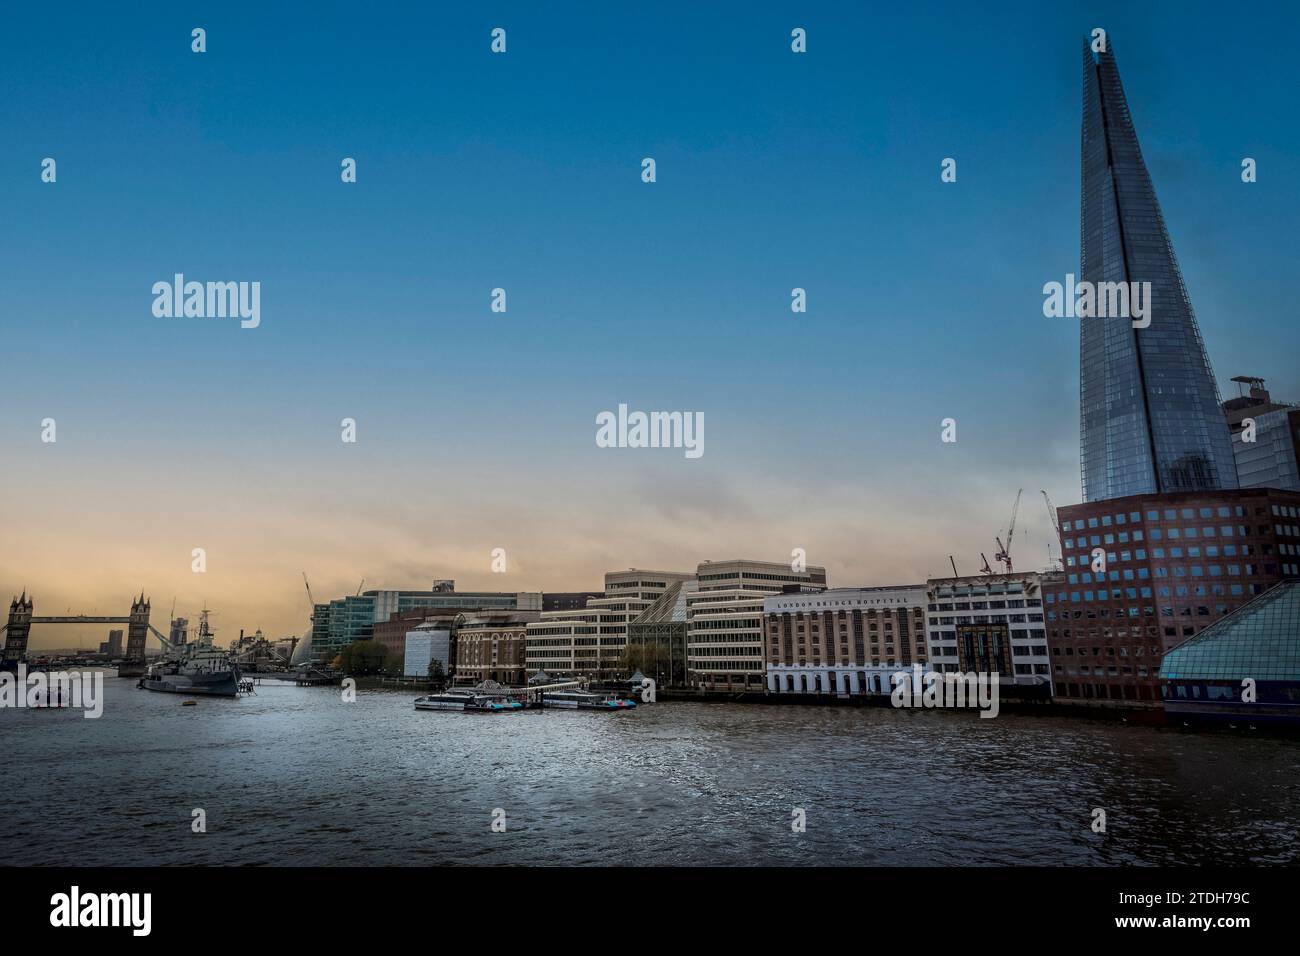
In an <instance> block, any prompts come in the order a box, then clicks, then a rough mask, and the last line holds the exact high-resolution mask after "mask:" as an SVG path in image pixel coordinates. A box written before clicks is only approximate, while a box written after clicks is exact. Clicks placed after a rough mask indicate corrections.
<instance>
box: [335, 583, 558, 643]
mask: <svg viewBox="0 0 1300 956" xmlns="http://www.w3.org/2000/svg"><path fill="white" fill-rule="evenodd" d="M418 608H441V609H451V610H460V611H466V612H469V611H479V610H501V611H513V610H535V611H540V610H541V608H542V595H541V593H540V592H515V591H457V590H456V585H455V582H454V581H445V580H443V581H436V582H434V586H433V588H431V589H430V590H428V591H390V590H375V591H366V592H364V593H363V594H357V595H349V596H347V597H343V598H338V599H336V600H333V601H330V602H329V603H328V604H317V605H316V606H315V607H314V608H313V611H312V633H311V651H312V654H313V655H315V656H317V657H318V658H323V659H325V660H329V659H330V658H332V657H333V656H334V655H336V654H338V653H339V652H340V651H341V650H342V649H343V648H345V647H347V646H348V645H349V644H351V643H352V642H353V641H360V640H367V639H369V638H371V637H373V636H374V631H375V625H376V624H378V623H380V622H383V621H388V620H390V619H391V618H392V616H393V615H394V614H397V613H399V612H403V611H413V610H416V609H418Z"/></svg>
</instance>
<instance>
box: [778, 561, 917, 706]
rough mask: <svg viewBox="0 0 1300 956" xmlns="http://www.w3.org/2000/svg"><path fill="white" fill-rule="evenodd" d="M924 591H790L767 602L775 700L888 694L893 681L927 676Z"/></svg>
mask: <svg viewBox="0 0 1300 956" xmlns="http://www.w3.org/2000/svg"><path fill="white" fill-rule="evenodd" d="M926 603H927V594H926V588H925V586H924V585H921V584H915V585H906V586H902V587H876V588H832V589H830V590H820V591H818V590H811V589H809V590H791V591H786V592H783V593H781V594H778V595H773V596H771V597H767V598H764V599H763V635H764V660H765V662H766V665H767V685H766V686H767V690H768V693H772V694H837V695H840V696H844V695H848V696H851V697H852V696H867V695H871V694H888V693H889V692H890V690H891V689H892V688H893V685H892V683H891V682H890V676H891V675H892V674H894V673H897V672H898V671H900V670H906V669H910V668H911V666H912V665H913V664H920V665H921V666H922V668H924V669H925V670H929V669H930V666H929V665H930V653H929V648H928V645H927V642H926V629H925V611H926Z"/></svg>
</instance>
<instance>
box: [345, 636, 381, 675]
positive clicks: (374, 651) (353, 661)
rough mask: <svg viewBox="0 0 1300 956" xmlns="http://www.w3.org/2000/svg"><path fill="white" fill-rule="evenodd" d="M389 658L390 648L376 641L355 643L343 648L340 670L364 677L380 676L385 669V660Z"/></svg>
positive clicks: (367, 640)
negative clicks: (369, 675)
mask: <svg viewBox="0 0 1300 956" xmlns="http://www.w3.org/2000/svg"><path fill="white" fill-rule="evenodd" d="M387 657H388V648H387V647H385V646H384V645H383V644H381V643H379V642H378V641H375V640H370V639H368V638H367V639H364V640H360V641H353V642H352V643H351V644H349V645H348V646H347V647H345V648H343V653H341V654H340V655H339V662H340V667H339V670H341V671H343V672H344V673H346V674H352V675H355V676H357V677H364V676H366V675H367V674H378V673H379V672H380V671H382V670H383V669H384V660H385V659H386V658H387Z"/></svg>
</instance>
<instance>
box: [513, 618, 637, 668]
mask: <svg viewBox="0 0 1300 956" xmlns="http://www.w3.org/2000/svg"><path fill="white" fill-rule="evenodd" d="M602 628H604V630H605V634H604V635H602V634H601V629H602ZM618 630H619V628H618V626H617V624H616V623H615V622H614V620H613V616H612V615H602V614H601V613H600V612H599V611H596V610H590V611H589V610H587V609H585V608H584V609H582V610H575V611H543V612H542V617H541V620H540V621H538V622H537V623H535V624H529V625H528V626H527V628H526V631H527V638H526V641H525V645H524V660H525V663H526V665H527V670H528V674H529V675H530V676H531V675H533V674H536V673H537V672H538V671H539V670H544V671H546V673H548V674H551V675H553V676H556V677H566V678H571V677H595V676H596V673H597V671H598V669H599V668H598V664H597V661H598V659H599V653H600V652H599V644H600V638H601V637H602V636H606V637H609V636H613V635H615V634H617V632H618Z"/></svg>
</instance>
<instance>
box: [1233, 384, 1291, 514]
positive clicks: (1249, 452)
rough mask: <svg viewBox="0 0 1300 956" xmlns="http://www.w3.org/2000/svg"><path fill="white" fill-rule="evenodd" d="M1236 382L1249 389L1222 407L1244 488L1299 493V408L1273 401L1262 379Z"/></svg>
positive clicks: (1239, 478) (1239, 476)
mask: <svg viewBox="0 0 1300 956" xmlns="http://www.w3.org/2000/svg"><path fill="white" fill-rule="evenodd" d="M1233 381H1234V382H1236V383H1238V386H1239V387H1241V386H1246V387H1248V388H1249V391H1248V392H1246V393H1245V394H1241V395H1238V396H1237V397H1236V398H1230V399H1228V400H1227V401H1226V402H1224V403H1223V413H1224V415H1225V416H1226V417H1227V420H1228V428H1229V429H1230V430H1231V432H1232V453H1233V455H1234V456H1235V458H1236V460H1237V480H1238V482H1239V483H1240V485H1241V487H1242V488H1284V489H1286V490H1288V491H1300V406H1296V405H1290V404H1286V403H1284V402H1276V401H1274V400H1273V397H1272V396H1271V395H1270V394H1269V392H1268V389H1267V388H1265V387H1264V380H1263V379H1262V378H1256V377H1254V376H1250V375H1239V376H1237V377H1236V378H1234V379H1233Z"/></svg>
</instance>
